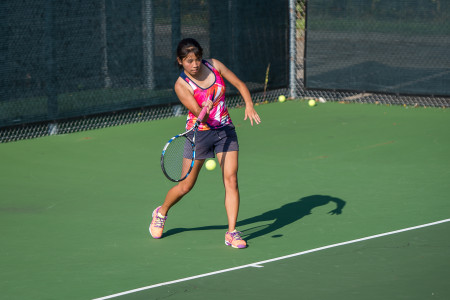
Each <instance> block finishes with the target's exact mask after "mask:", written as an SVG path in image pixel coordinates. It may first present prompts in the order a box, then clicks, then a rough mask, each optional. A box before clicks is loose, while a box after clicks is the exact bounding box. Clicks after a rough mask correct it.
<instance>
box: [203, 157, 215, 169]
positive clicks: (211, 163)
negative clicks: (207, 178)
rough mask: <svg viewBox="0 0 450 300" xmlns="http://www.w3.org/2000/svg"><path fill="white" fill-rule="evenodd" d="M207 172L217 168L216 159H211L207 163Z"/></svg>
mask: <svg viewBox="0 0 450 300" xmlns="http://www.w3.org/2000/svg"><path fill="white" fill-rule="evenodd" d="M205 167H206V170H208V171H212V170H214V169H215V168H216V161H215V160H214V159H209V160H207V161H206V165H205Z"/></svg>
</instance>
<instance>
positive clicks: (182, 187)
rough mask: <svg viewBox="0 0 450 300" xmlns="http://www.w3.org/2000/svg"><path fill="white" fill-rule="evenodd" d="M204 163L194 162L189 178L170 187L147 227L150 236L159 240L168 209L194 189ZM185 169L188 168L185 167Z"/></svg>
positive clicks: (202, 161) (200, 161) (202, 160)
mask: <svg viewBox="0 0 450 300" xmlns="http://www.w3.org/2000/svg"><path fill="white" fill-rule="evenodd" d="M204 162H205V160H204V159H201V160H195V163H194V167H193V168H192V171H191V174H189V176H188V177H187V178H186V179H185V180H183V181H181V182H179V183H178V184H177V185H176V186H174V187H172V188H171V189H170V190H169V191H168V192H167V195H166V198H165V200H164V203H163V205H161V206H158V207H157V208H155V210H154V211H153V214H152V222H151V223H150V227H149V231H150V234H151V236H152V237H153V238H155V239H159V238H161V236H162V234H163V230H164V224H165V222H166V219H167V213H168V212H169V209H170V208H171V207H172V206H174V205H175V204H176V203H177V202H178V201H180V200H181V198H183V196H184V195H186V194H187V193H189V191H190V190H191V189H192V188H193V187H194V185H195V182H196V181H197V178H198V174H199V173H200V170H201V168H202V166H203V163H204ZM185 165H188V164H185ZM183 168H185V167H183ZM186 168H189V167H188V166H187V167H186ZM185 172H187V171H182V173H185Z"/></svg>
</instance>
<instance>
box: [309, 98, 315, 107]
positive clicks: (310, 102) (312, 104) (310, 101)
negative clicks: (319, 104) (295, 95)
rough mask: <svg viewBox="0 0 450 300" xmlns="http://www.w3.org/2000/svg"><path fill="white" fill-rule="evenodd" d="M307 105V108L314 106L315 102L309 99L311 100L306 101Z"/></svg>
mask: <svg viewBox="0 0 450 300" xmlns="http://www.w3.org/2000/svg"><path fill="white" fill-rule="evenodd" d="M308 105H309V106H315V105H316V101H315V100H313V99H311V100H309V101H308Z"/></svg>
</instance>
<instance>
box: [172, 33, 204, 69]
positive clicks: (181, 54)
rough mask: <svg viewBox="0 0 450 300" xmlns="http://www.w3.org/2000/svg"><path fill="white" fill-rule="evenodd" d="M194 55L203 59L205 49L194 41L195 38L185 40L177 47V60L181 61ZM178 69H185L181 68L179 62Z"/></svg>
mask: <svg viewBox="0 0 450 300" xmlns="http://www.w3.org/2000/svg"><path fill="white" fill-rule="evenodd" d="M191 52H192V53H194V55H195V56H196V57H197V58H202V57H203V48H202V46H200V44H199V43H198V42H197V41H196V40H194V39H193V38H187V39H183V40H181V41H180V42H179V43H178V47H177V59H178V58H179V59H180V60H181V61H183V59H184V58H185V57H186V56H188V55H189V53H191ZM176 63H177V66H178V68H180V70H181V69H183V66H181V65H180V64H179V63H178V60H177V61H176Z"/></svg>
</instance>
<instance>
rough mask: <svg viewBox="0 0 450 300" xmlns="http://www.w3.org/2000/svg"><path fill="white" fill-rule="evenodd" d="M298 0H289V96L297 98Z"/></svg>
mask: <svg viewBox="0 0 450 300" xmlns="http://www.w3.org/2000/svg"><path fill="white" fill-rule="evenodd" d="M295 4H296V0H289V97H290V98H297V93H296V86H295V73H296V72H295V69H296V56H297V49H296V43H297V33H296V31H297V30H296V13H295V10H296V8H295Z"/></svg>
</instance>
